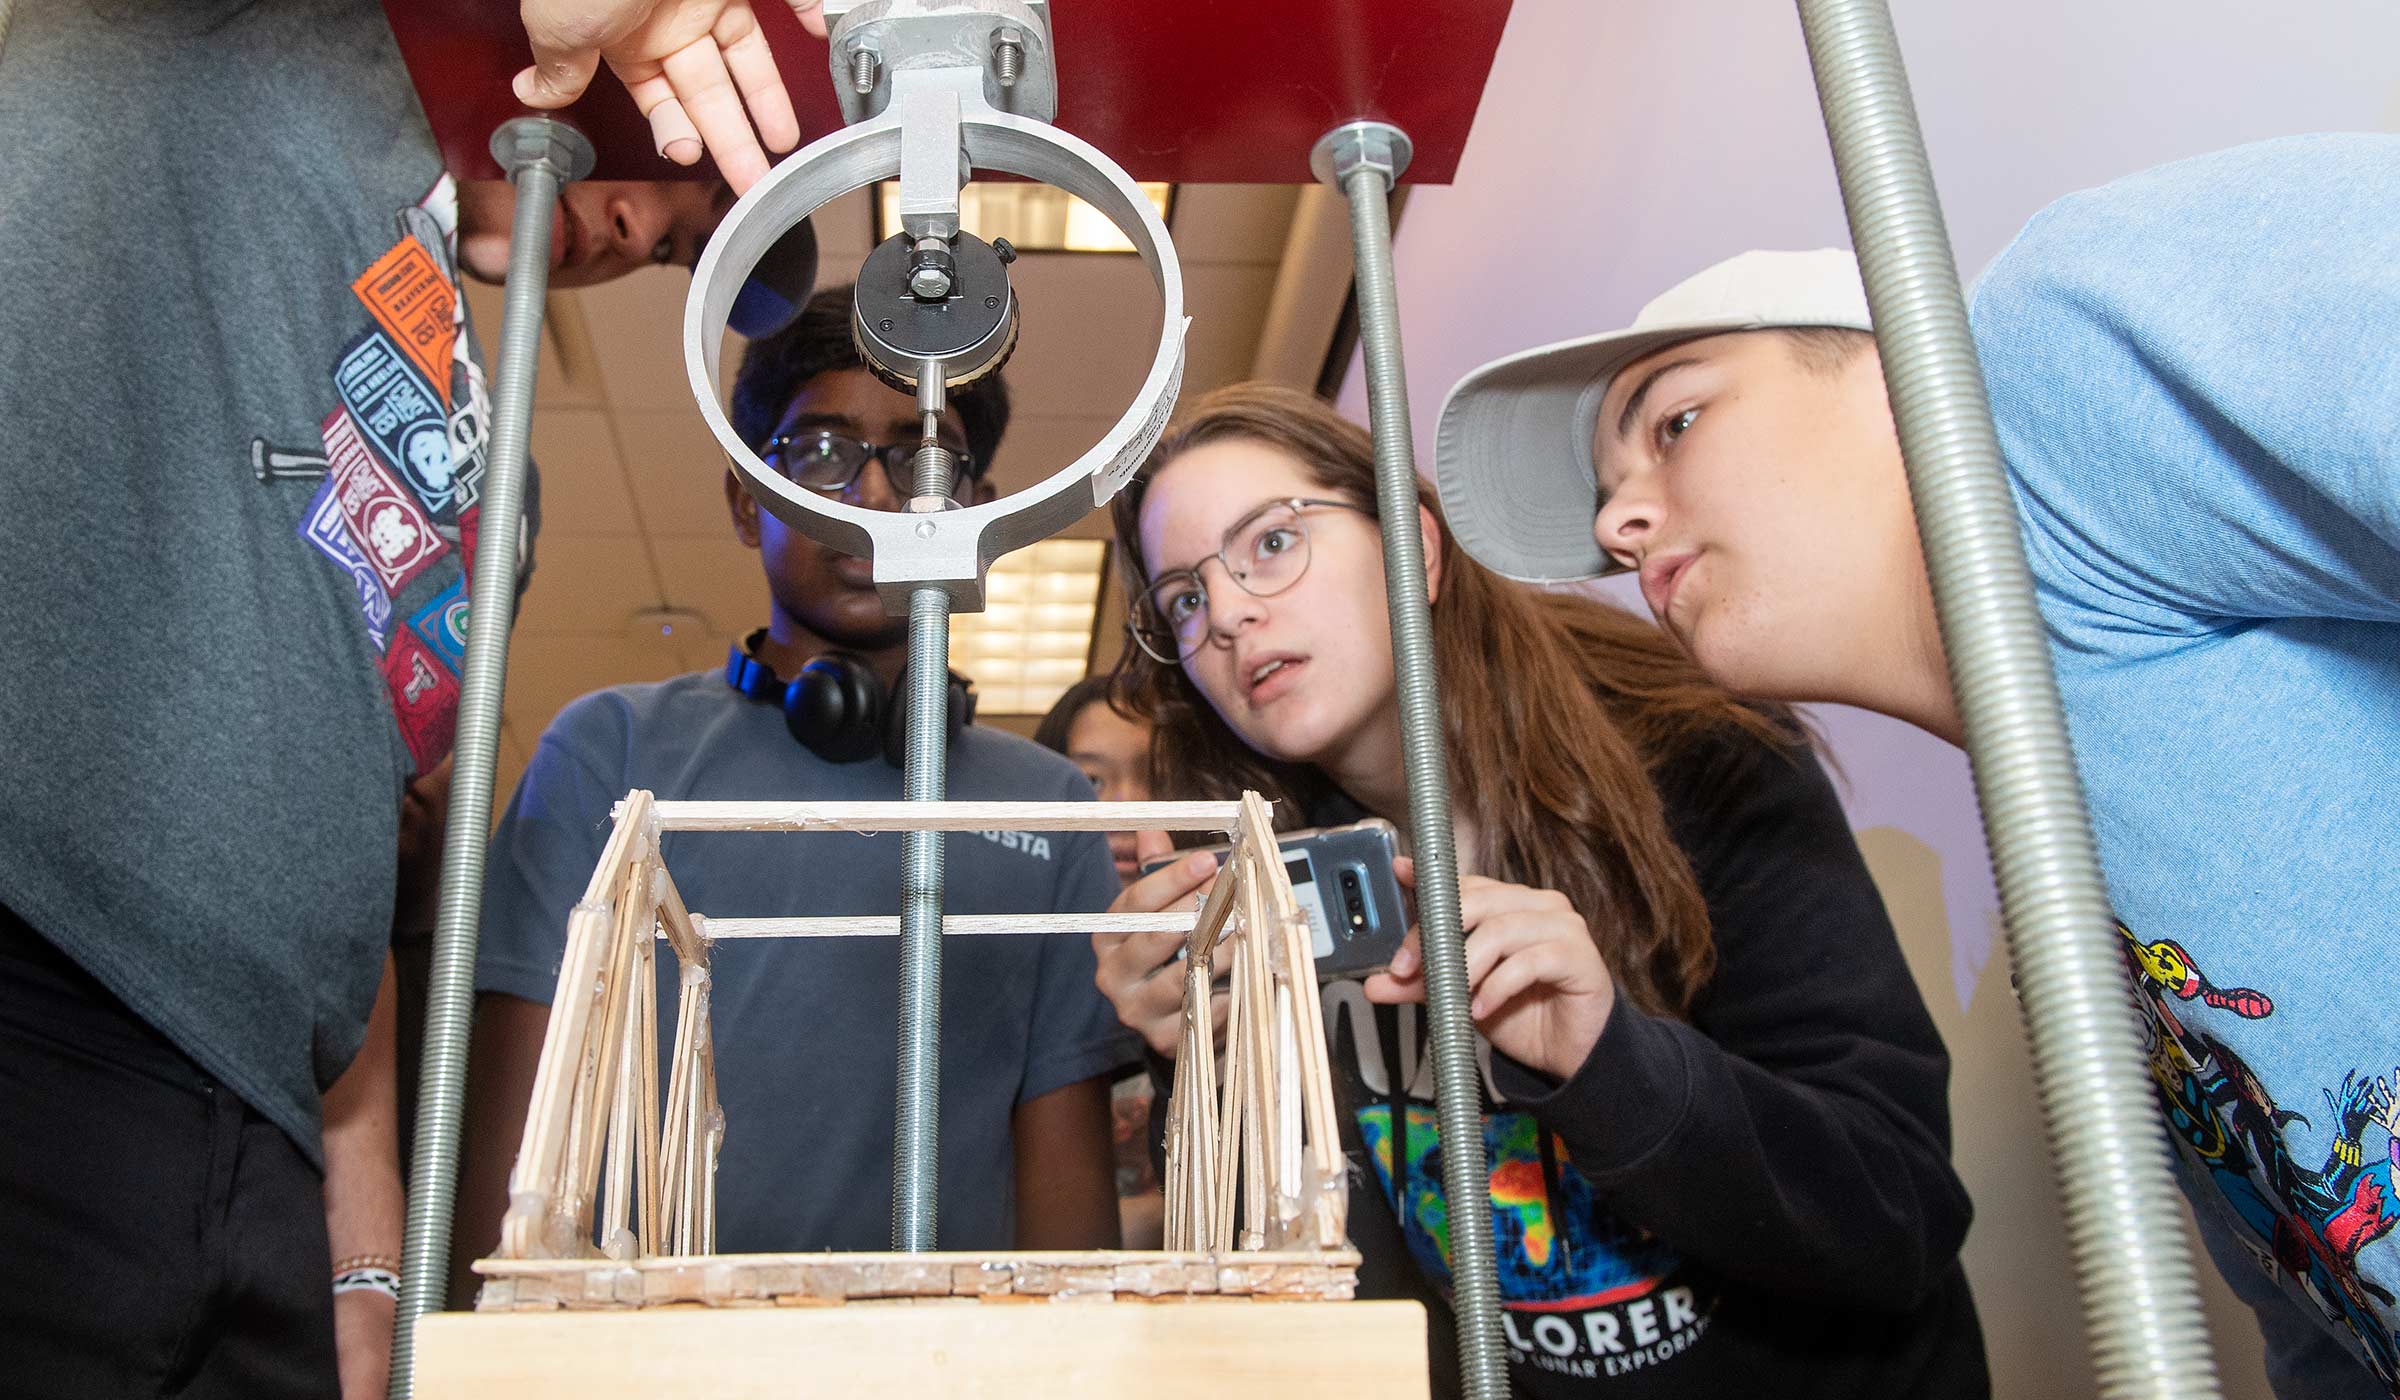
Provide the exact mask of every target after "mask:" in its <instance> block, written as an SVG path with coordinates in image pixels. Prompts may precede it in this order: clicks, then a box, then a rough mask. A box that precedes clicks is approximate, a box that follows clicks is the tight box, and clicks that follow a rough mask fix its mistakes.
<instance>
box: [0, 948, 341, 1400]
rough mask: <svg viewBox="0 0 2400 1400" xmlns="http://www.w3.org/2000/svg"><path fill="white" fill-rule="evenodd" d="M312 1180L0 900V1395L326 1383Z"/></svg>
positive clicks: (201, 1393) (101, 1396)
mask: <svg viewBox="0 0 2400 1400" xmlns="http://www.w3.org/2000/svg"><path fill="white" fill-rule="evenodd" d="M331 1282H332V1269H331V1260H330V1258H329V1257H328V1254H327V1246H326V1242H325V1190H324V1181H323V1178H322V1177H320V1176H319V1175H318V1172H317V1170H316V1168H315V1167H313V1166H311V1165H310V1164H309V1162H308V1159H307V1158H305V1157H303V1156H301V1155H300V1152H299V1150H298V1149H297V1148H295V1147H294V1146H293V1145H292V1142H291V1139H290V1138H288V1137H286V1136H285V1135H284V1133H283V1132H282V1130H281V1129H279V1128H277V1127H275V1126H274V1125H273V1124H271V1123H269V1122H268V1121H267V1120H266V1119H264V1118H262V1117H260V1116H259V1115H258V1114H257V1113H255V1112H253V1111H252V1110H251V1108H250V1106H249V1105H247V1104H245V1103H243V1102H242V1101H241V1100H240V1099H238V1098H236V1097H235V1096H234V1094H233V1092H232V1091H231V1090H229V1089H226V1088H225V1087H224V1086H222V1085H220V1084H218V1083H216V1082H215V1081H214V1080H213V1079H211V1078H210V1077H209V1076H208V1075H207V1074H206V1073H205V1072H203V1071H202V1070H201V1068H200V1067H199V1066H198V1065H196V1064H194V1063H193V1062H192V1061H191V1060H190V1059H189V1058H187V1057H186V1056H185V1055H184V1054H183V1053H182V1052H181V1051H179V1050H177V1049H176V1048H175V1047H174V1046H173V1045H171V1044H169V1043H168V1041H167V1039H166V1038H165V1037H164V1036H162V1035H160V1034H159V1033H158V1032H157V1031H155V1030H152V1029H151V1028H150V1027H149V1026H147V1025H145V1024H144V1023H143V1022H142V1021H141V1020H140V1018H138V1017H136V1016H135V1015H134V1014H133V1013H132V1012H131V1011H130V1010H128V1009H127V1008H126V1007H125V1005H124V1003H122V1002H120V1001H118V1000H117V999H116V997H114V996H112V995H111V994H110V993H109V992H108V990H107V989H106V988H104V987H102V986H101V985H100V984H99V983H98V982H97V981H95V980H93V979H92V978H91V977H90V976H89V975H88V974H86V973H85V972H84V971H83V970H82V969H81V968H79V967H77V966H76V965H75V964H74V963H73V962H71V961H70V960H68V959H67V958H66V957H65V956H64V955H63V954H61V953H59V952H58V951H57V950H56V949H55V948H53V947H52V946H51V945H50V944H49V943H48V942H47V941H45V940H43V939H42V938H41V937H40V936H39V935H37V934H35V933H34V932H33V931H32V930H31V929H30V928H28V927H26V925H25V923H24V922H23V921H22V920H20V919H18V918H17V917H16V916H15V915H14V914H12V913H10V912H9V911H8V910H7V909H6V908H0V1392H5V1393H6V1394H8V1395H11V1396H26V1397H35V1396H42V1397H48V1396H61V1397H67V1396H72V1397H76V1400H86V1397H91V1398H92V1400H113V1398H114V1397H119V1396H177V1397H193V1400H198V1397H208V1396H229V1397H231V1396H240V1397H245V1400H250V1398H251V1397H262V1398H263V1397H284V1396H291V1397H307V1398H308V1400H324V1398H325V1397H331V1396H334V1395H336V1394H338V1393H339V1390H340V1384H339V1381H338V1378H337V1374H336V1371H335V1367H334V1349H333V1294H332V1291H331V1287H330V1285H331Z"/></svg>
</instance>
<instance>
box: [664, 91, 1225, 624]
mask: <svg viewBox="0 0 2400 1400" xmlns="http://www.w3.org/2000/svg"><path fill="white" fill-rule="evenodd" d="M896 111H897V109H896V108H895V109H893V110H892V111H887V112H886V113H885V114H884V115H882V116H879V117H876V118H874V119H873V120H870V121H866V122H861V123H859V124H858V125H856V126H851V127H845V128H843V129H842V130H840V131H837V132H835V133H833V134H832V135H830V136H827V137H825V138H824V139H822V140H820V141H816V142H814V143H812V144H810V145H809V146H807V147H806V148H804V149H802V150H801V151H800V152H799V153H798V154H796V155H793V156H792V157H790V158H789V159H787V160H785V161H784V162H783V164H781V165H779V166H777V167H776V168H775V169H774V170H773V171H772V172H770V173H769V174H768V175H767V177H766V178H765V179H763V180H761V181H759V182H758V184H756V185H754V186H752V187H751V190H750V192H749V193H748V194H746V195H743V196H742V198H741V199H740V200H739V201H738V202H737V203H735V205H734V206H733V208H732V210H731V211H730V212H728V213H727V214H726V216H725V221H724V223H723V224H722V225H721V226H720V227H719V228H718V230H717V233H716V236H715V237H713V238H711V239H710V240H709V244H708V250H707V251H706V252H705V253H703V254H702V255H701V258H700V265H699V267H698V268H697V269H695V270H694V272H693V274H692V291H691V296H690V297H689V298H688V299H687V300H686V301H685V302H684V309H683V360H684V369H685V372H686V373H687V374H688V375H689V377H690V379H691V386H692V397H693V398H694V399H696V400H697V401H698V402H699V405H700V416H701V417H702V418H704V419H706V420H707V421H708V429H709V431H710V432H712V433H715V434H716V436H717V443H718V445H719V446H721V447H723V448H724V449H725V456H726V459H727V460H728V461H730V462H731V463H732V464H733V468H734V470H735V471H737V472H739V473H740V474H741V477H742V481H743V484H745V485H746V486H748V487H749V489H750V494H751V495H752V496H754V497H756V498H757V500H758V503H759V504H760V505H762V506H764V507H765V508H766V509H767V511H768V512H769V513H770V514H772V515H774V516H775V518H776V519H778V520H781V521H782V522H784V523H785V524H786V525H789V526H791V527H792V528H793V529H795V530H798V531H800V532H801V533H802V534H804V535H807V536H808V537H809V538H811V539H814V540H817V541H819V542H821V543H824V544H827V545H831V546H832V547H833V548H835V549H839V550H842V551H844V552H846V553H850V554H857V555H862V556H865V557H867V558H869V559H872V560H873V561H874V564H875V587H876V591H877V592H878V593H880V594H881V595H882V596H883V601H884V606H885V607H887V608H889V609H891V610H892V612H894V613H895V614H904V613H906V612H907V610H908V595H909V592H910V591H911V590H912V589H915V588H917V587H920V586H922V585H925V584H938V585H940V586H941V587H942V588H944V589H945V590H947V591H948V592H949V594H950V606H951V609H952V610H953V611H956V612H980V611H982V609H983V580H984V574H985V571H986V570H988V569H989V568H990V567H991V563H992V561H993V560H994V559H997V558H999V557H1000V556H1001V555H1003V554H1006V553H1008V552H1010V551H1011V550H1017V549H1022V548H1024V547H1025V546H1027V545H1029V544H1033V543H1035V542H1036V541H1039V540H1044V539H1047V538H1049V537H1050V536H1051V535H1054V534H1056V533H1058V532H1059V531H1060V530H1063V529H1065V528H1066V527H1067V526H1069V525H1072V524H1074V523H1075V522H1076V521H1077V520H1079V519H1081V518H1082V517H1083V515H1084V513H1085V512H1087V511H1089V510H1091V509H1093V508H1094V507H1096V506H1099V505H1103V504H1106V503H1107V501H1108V499H1109V497H1111V496H1114V495H1115V494H1116V493H1117V490H1118V488H1119V487H1121V486H1123V485H1124V484H1125V482H1126V481H1127V480H1128V479H1129V478H1131V477H1132V475H1133V473H1134V470H1135V469H1136V468H1137V467H1139V466H1140V465H1141V464H1142V460H1143V459H1144V458H1145V457H1147V456H1148V455H1149V454H1150V449H1151V448H1152V447H1154V446H1156V445H1157V443H1158V437H1159V434H1160V433H1161V432H1162V431H1163V430H1164V429H1165V427H1166V424H1167V418H1168V416H1169V415H1170V414H1172V413H1173V412H1174V410H1175V395H1176V392H1177V390H1178V389H1180V388H1181V387H1182V384H1183V338H1184V327H1185V322H1184V314H1183V269H1182V267H1181V265H1180V264H1179V263H1177V261H1176V259H1175V247H1174V244H1172V243H1171V242H1169V241H1168V238H1167V229H1166V225H1165V224H1164V223H1162V222H1161V221H1160V220H1159V217H1158V211H1157V210H1155V209H1153V208H1152V207H1151V206H1150V201H1149V200H1148V199H1146V198H1144V197H1143V195H1142V192H1141V190H1140V188H1139V187H1138V186H1136V185H1135V184H1134V182H1133V180H1132V178H1131V177H1130V176H1128V175H1126V173H1125V172H1124V171H1123V170H1121V169H1119V168H1118V167H1117V165H1116V163H1115V162H1113V161H1111V160H1109V159H1108V157H1106V156H1104V155H1102V154H1101V153H1100V152H1099V151H1098V150H1096V149H1094V148H1093V147H1092V146H1091V145H1090V144H1089V143H1088V142H1085V141H1081V140H1078V139H1077V138H1075V137H1073V136H1070V135H1068V134H1067V133H1066V132H1063V131H1061V130H1059V129H1058V128H1056V127H1054V126H1050V125H1047V124H1045V123H1042V122H1037V121H1031V120H1028V119H1026V118H1023V117H1014V116H1010V115H1008V114H1007V113H1005V112H1000V111H996V110H994V109H992V108H991V107H989V106H984V105H981V104H976V103H967V104H964V105H963V106H962V108H961V111H960V113H959V132H960V137H961V139H962V140H963V142H964V143H965V145H966V155H967V161H968V163H969V164H970V165H971V166H973V167H974V168H975V169H978V170H998V171H1003V172H1005V173H1007V174H1011V175H1023V176H1025V177H1027V178H1029V179H1034V180H1039V181H1042V182H1043V183H1045V184H1050V185H1055V186H1056V187H1058V188H1059V189H1063V190H1065V191H1067V192H1068V193H1070V194H1073V195H1078V196H1080V197H1081V198H1082V199H1083V200H1084V201H1085V202H1086V203H1089V204H1090V205H1091V206H1092V207H1093V208H1095V209H1097V210H1099V211H1100V213H1101V214H1102V215H1103V216H1105V217H1106V218H1107V219H1108V220H1109V221H1110V222H1111V223H1114V224H1115V225H1116V226H1117V228H1118V229H1119V230H1120V231H1122V232H1123V233H1124V234H1125V236H1126V237H1127V238H1128V239H1130V240H1132V242H1133V246H1134V249H1135V251H1137V252H1139V253H1140V254H1141V256H1142V263H1143V265H1144V266H1146V267H1148V268H1149V269H1150V276H1151V280H1152V281H1154V282H1155V283H1156V284H1157V286H1158V295H1159V312H1160V315H1159V334H1158V353H1157V355H1156V356H1155V357H1154V358H1153V359H1152V360H1151V362H1150V373H1149V375H1148V376H1147V377H1146V378H1145V379H1143V381H1142V387H1141V391H1140V392H1139V393H1137V394H1136V395H1134V399H1133V403H1132V404H1131V405H1130V406H1128V407H1127V408H1126V410H1125V413H1124V416H1122V417H1120V418H1119V419H1118V420H1117V421H1116V423H1115V425H1114V426H1112V427H1111V428H1110V429H1109V430H1108V432H1107V433H1106V434H1105V435H1103V436H1102V437H1101V439H1100V441H1099V442H1098V443H1096V444H1094V445H1093V447H1092V448H1091V450H1090V451H1088V452H1086V453H1084V454H1083V455H1082V456H1081V457H1079V458H1077V459H1076V460H1075V462H1074V463H1073V464H1072V465H1070V466H1068V467H1066V468H1065V469H1064V470H1061V471H1059V472H1057V473H1055V474H1053V475H1051V476H1049V477H1047V478H1045V479H1043V480H1042V481H1040V482H1039V483H1037V484H1035V485H1033V486H1031V487H1029V488H1027V489H1026V490H1023V491H1019V492H1016V493H1014V494H1012V495H1008V496H1004V497H1002V498H1000V499H999V500H996V501H990V502H987V503H985V504H983V505H979V506H969V507H967V508H965V509H963V510H954V511H944V512H942V513H941V514H939V515H934V516H924V515H909V514H905V513H901V512H888V511H878V510H866V509H862V508H860V507H858V506H853V505H850V504H848V503H846V502H843V501H838V500H835V499H833V498H832V497H829V496H824V495H820V494H818V493H817V492H814V491H810V490H807V489H805V488H803V487H799V486H795V485H793V484H792V483H791V482H789V481H786V480H784V479H783V478H782V477H781V476H779V475H777V474H776V473H775V472H773V471H771V470H769V469H768V467H767V464H766V463H764V462H762V461H760V460H759V458H758V454H757V453H755V452H753V451H751V450H750V447H749V444H747V443H745V442H743V441H742V440H741V438H740V437H738V436H736V435H735V433H734V431H733V424H732V422H731V421H729V420H728V419H727V418H726V416H725V410H724V408H723V406H722V405H723V403H724V382H723V376H722V366H721V364H720V361H721V360H722V359H723V357H724V348H725V329H726V319H727V317H728V315H729V314H730V312H731V311H732V308H733V301H734V297H735V296H736V295H737V294H738V293H739V292H740V291H741V289H742V284H743V283H744V282H746V281H747V280H748V279H749V276H750V271H751V269H752V268H753V267H755V266H756V265H757V263H758V261H759V259H760V258H761V257H763V256H765V254H766V252H767V250H768V249H769V248H771V247H773V246H774V244H775V240H777V239H778V238H781V237H782V236H783V234H784V233H785V231H787V230H789V229H790V228H792V227H793V226H794V225H796V224H798V223H799V222H800V221H801V220H802V219H805V218H807V217H808V216H809V215H811V214H813V213H815V212H816V211H817V210H818V209H820V208H823V207H824V206H825V205H826V204H828V203H830V202H831V201H833V200H834V199H836V198H838V197H840V196H842V195H844V194H848V193H849V192H850V191H852V190H855V189H859V188H862V187H864V186H866V185H870V184H873V183H874V182H876V181H878V180H889V179H895V178H897V177H898V175H899V173H900V123H899V118H898V116H897V115H896Z"/></svg>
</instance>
